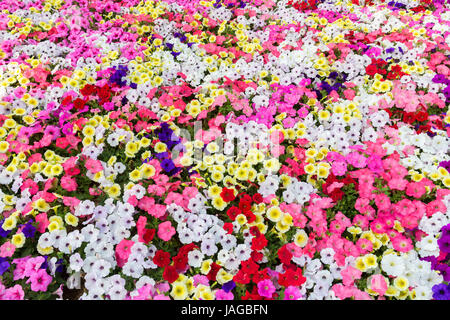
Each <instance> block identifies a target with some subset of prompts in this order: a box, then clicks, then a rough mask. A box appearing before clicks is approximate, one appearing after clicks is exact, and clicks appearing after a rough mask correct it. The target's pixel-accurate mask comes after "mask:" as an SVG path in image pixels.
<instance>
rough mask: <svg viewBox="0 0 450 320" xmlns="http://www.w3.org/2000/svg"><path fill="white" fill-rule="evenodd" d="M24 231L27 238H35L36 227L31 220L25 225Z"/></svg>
mask: <svg viewBox="0 0 450 320" xmlns="http://www.w3.org/2000/svg"><path fill="white" fill-rule="evenodd" d="M22 232H23V234H24V236H25V237H26V238H33V237H34V233H35V232H36V228H35V227H33V225H32V224H31V222H28V223H27V224H26V225H25V228H23V229H22Z"/></svg>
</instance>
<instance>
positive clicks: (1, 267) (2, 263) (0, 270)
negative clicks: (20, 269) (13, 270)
mask: <svg viewBox="0 0 450 320" xmlns="http://www.w3.org/2000/svg"><path fill="white" fill-rule="evenodd" d="M9 267H10V264H9V262H8V260H7V259H6V258H1V257H0V276H1V275H3V274H4V273H5V272H6V270H8V269H9Z"/></svg>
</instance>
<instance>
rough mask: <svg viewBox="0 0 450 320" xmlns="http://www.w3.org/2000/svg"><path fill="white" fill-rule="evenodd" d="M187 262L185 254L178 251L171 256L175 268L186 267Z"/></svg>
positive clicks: (181, 268)
mask: <svg viewBox="0 0 450 320" xmlns="http://www.w3.org/2000/svg"><path fill="white" fill-rule="evenodd" d="M187 263H188V257H187V255H184V254H180V253H178V254H177V255H176V256H175V257H173V265H174V266H175V269H177V270H183V269H184V268H186V265H187Z"/></svg>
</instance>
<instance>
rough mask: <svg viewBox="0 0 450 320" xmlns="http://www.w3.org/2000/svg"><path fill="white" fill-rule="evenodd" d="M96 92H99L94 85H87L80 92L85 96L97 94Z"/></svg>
mask: <svg viewBox="0 0 450 320" xmlns="http://www.w3.org/2000/svg"><path fill="white" fill-rule="evenodd" d="M96 90H97V88H96V86H94V85H92V84H87V85H85V86H84V87H83V89H81V90H80V93H81V94H82V95H83V96H91V95H93V94H94V93H95V92H96Z"/></svg>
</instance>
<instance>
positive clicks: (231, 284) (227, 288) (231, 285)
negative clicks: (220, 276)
mask: <svg viewBox="0 0 450 320" xmlns="http://www.w3.org/2000/svg"><path fill="white" fill-rule="evenodd" d="M235 287H236V283H234V281H233V280H231V281H228V282H226V283H224V284H223V286H222V290H223V291H225V292H226V293H228V292H230V291H231V290H233V289H234V288H235Z"/></svg>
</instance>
